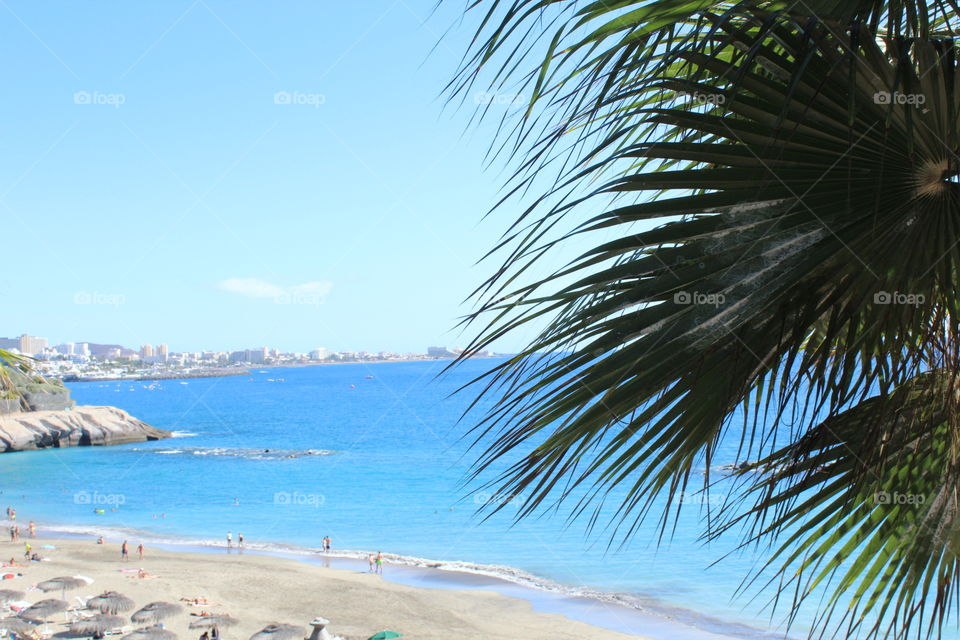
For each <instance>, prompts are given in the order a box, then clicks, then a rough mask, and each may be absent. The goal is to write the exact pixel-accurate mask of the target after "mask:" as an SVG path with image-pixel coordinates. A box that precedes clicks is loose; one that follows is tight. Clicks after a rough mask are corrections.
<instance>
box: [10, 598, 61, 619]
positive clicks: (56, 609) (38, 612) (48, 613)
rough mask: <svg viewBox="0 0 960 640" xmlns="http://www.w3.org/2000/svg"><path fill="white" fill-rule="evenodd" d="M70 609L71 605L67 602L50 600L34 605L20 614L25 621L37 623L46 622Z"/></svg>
mask: <svg viewBox="0 0 960 640" xmlns="http://www.w3.org/2000/svg"><path fill="white" fill-rule="evenodd" d="M69 608H70V603H68V602H67V601H66V600H55V599H53V598H48V599H47V600H41V601H40V602H37V603H34V604H32V605H30V606H29V607H27V608H26V609H24V610H23V611H21V612H20V617H21V618H23V619H24V620H33V621H36V622H46V621H48V620H50V619H51V618H53V617H54V616H55V615H57V614H58V613H63V612H64V611H66V610H67V609H69Z"/></svg>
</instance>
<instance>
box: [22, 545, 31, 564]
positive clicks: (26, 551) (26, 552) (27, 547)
mask: <svg viewBox="0 0 960 640" xmlns="http://www.w3.org/2000/svg"><path fill="white" fill-rule="evenodd" d="M23 548H24V552H23V557H24V558H26V559H27V560H29V559H30V552H31V551H33V547H31V546H30V543H29V542H24V543H23Z"/></svg>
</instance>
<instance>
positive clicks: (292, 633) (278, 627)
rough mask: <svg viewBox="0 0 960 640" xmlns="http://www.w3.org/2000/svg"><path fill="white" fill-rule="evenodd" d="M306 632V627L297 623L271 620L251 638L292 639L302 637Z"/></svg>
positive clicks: (251, 639)
mask: <svg viewBox="0 0 960 640" xmlns="http://www.w3.org/2000/svg"><path fill="white" fill-rule="evenodd" d="M305 633H306V629H304V628H303V627H298V626H297V625H295V624H281V623H277V622H271V623H270V624H268V625H267V626H265V627H264V628H263V629H260V631H257V632H256V633H255V634H253V635H252V636H250V640H291V639H292V638H302V637H303V636H304V634H305Z"/></svg>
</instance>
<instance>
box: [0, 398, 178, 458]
mask: <svg viewBox="0 0 960 640" xmlns="http://www.w3.org/2000/svg"><path fill="white" fill-rule="evenodd" d="M171 435H172V434H171V433H170V432H169V431H164V430H163V429H157V428H156V427H151V426H150V425H148V424H147V423H146V422H142V421H140V420H137V419H136V418H134V417H133V416H131V415H130V414H129V413H127V412H126V411H124V410H122V409H117V408H116V407H88V406H80V407H73V408H72V409H67V410H64V411H29V412H23V413H10V414H7V415H0V452H7V451H27V450H30V449H46V448H58V447H85V446H102V445H109V444H123V443H125V442H144V441H146V440H160V439H162V438H169V437H170V436H171Z"/></svg>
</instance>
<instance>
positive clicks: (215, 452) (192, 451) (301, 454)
mask: <svg viewBox="0 0 960 640" xmlns="http://www.w3.org/2000/svg"><path fill="white" fill-rule="evenodd" d="M133 451H137V452H143V453H154V454H157V455H167V456H169V455H190V456H211V457H215V458H245V459H247V460H293V459H296V458H307V457H312V456H331V455H334V454H335V453H337V452H336V451H334V450H332V449H234V448H229V447H165V448H155V447H137V448H135V449H133Z"/></svg>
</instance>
